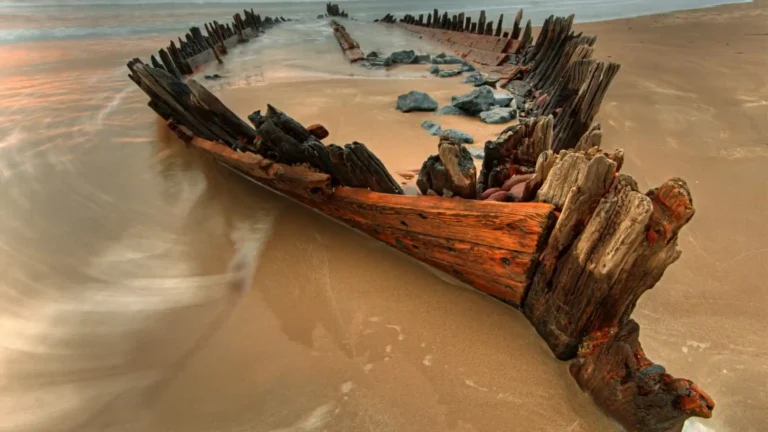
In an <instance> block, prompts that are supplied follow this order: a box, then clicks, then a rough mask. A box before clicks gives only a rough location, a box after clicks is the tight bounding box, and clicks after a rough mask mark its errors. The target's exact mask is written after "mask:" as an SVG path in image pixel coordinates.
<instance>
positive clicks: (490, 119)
mask: <svg viewBox="0 0 768 432" xmlns="http://www.w3.org/2000/svg"><path fill="white" fill-rule="evenodd" d="M515 118H517V111H515V109H514V108H499V107H495V108H493V109H492V110H490V111H485V112H481V113H480V119H481V120H483V121H484V122H486V123H488V124H502V123H508V122H511V121H512V120H514V119H515Z"/></svg>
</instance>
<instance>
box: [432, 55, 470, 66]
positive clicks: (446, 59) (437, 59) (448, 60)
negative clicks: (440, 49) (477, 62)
mask: <svg viewBox="0 0 768 432" xmlns="http://www.w3.org/2000/svg"><path fill="white" fill-rule="evenodd" d="M432 63H434V64H464V63H465V62H464V60H462V59H460V58H458V57H454V56H449V55H447V54H446V53H440V54H438V55H436V56H434V57H432Z"/></svg>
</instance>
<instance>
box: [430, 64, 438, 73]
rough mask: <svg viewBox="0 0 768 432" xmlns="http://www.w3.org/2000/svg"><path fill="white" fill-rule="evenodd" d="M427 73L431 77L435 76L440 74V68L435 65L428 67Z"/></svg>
mask: <svg viewBox="0 0 768 432" xmlns="http://www.w3.org/2000/svg"><path fill="white" fill-rule="evenodd" d="M429 73H431V74H432V75H437V74H439V73H440V68H439V67H438V66H437V65H432V66H430V67H429Z"/></svg>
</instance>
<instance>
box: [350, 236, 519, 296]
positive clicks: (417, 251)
mask: <svg viewBox="0 0 768 432" xmlns="http://www.w3.org/2000/svg"><path fill="white" fill-rule="evenodd" d="M355 228H358V229H360V230H362V231H365V232H366V233H367V234H369V235H371V236H373V237H376V238H377V239H379V240H381V241H384V242H386V243H389V244H392V245H394V246H396V247H397V248H398V249H400V250H402V251H404V252H406V253H408V254H409V255H428V256H431V257H433V258H435V259H438V260H440V261H443V262H445V263H449V264H451V265H456V266H460V267H470V268H473V269H477V270H479V271H480V272H482V273H485V274H486V276H487V277H491V278H494V279H495V278H501V279H508V280H510V281H515V282H517V283H521V284H525V283H526V282H527V281H528V280H529V279H530V276H531V275H530V274H529V272H530V270H531V268H532V264H533V261H534V255H533V254H525V253H520V252H515V251H510V250H507V249H503V248H498V247H491V246H486V245H481V244H477V243H470V242H465V241H460V240H453V239H448V238H444V237H435V236H429V235H425V234H418V233H414V232H412V231H409V230H407V229H404V228H405V227H401V228H403V229H395V228H387V227H382V226H378V225H374V224H369V223H355Z"/></svg>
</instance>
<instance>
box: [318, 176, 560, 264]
mask: <svg viewBox="0 0 768 432" xmlns="http://www.w3.org/2000/svg"><path fill="white" fill-rule="evenodd" d="M371 194H375V195H371ZM334 198H337V199H334V200H331V201H328V202H327V203H325V204H324V206H323V209H324V210H325V211H326V213H327V214H329V215H331V216H333V217H336V218H339V219H343V220H348V221H352V222H357V223H365V222H367V223H373V224H376V225H380V226H382V227H388V228H395V229H403V228H407V229H408V230H410V231H412V232H414V233H419V234H426V235H431V236H437V237H444V238H449V239H453V240H459V241H465V242H470V243H477V244H481V245H486V246H492V247H499V248H503V249H508V250H511V251H516V252H523V253H533V252H534V251H536V250H537V248H538V241H539V237H540V236H541V235H542V233H543V232H544V231H545V229H546V227H547V224H548V220H549V217H550V214H551V210H552V206H551V205H549V204H544V203H519V204H514V205H510V204H508V203H497V202H489V201H474V200H463V199H451V200H446V199H444V198H442V197H432V196H419V197H413V196H403V195H391V194H377V193H375V192H371V191H368V190H363V189H356V188H344V187H340V188H337V190H336V192H335V193H334ZM340 198H343V200H341V199H340ZM342 201H343V205H339V203H340V202H342Z"/></svg>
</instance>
